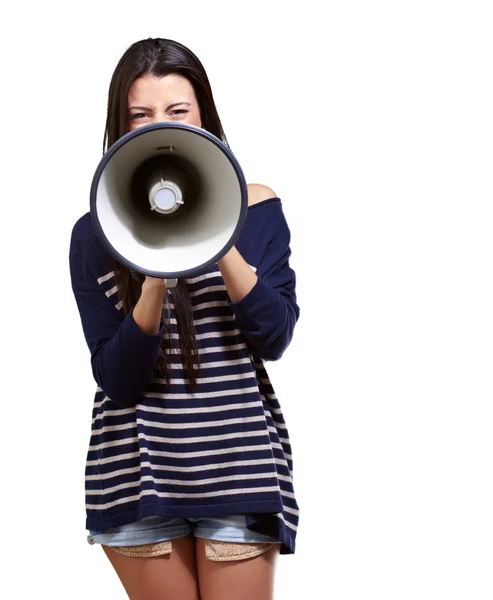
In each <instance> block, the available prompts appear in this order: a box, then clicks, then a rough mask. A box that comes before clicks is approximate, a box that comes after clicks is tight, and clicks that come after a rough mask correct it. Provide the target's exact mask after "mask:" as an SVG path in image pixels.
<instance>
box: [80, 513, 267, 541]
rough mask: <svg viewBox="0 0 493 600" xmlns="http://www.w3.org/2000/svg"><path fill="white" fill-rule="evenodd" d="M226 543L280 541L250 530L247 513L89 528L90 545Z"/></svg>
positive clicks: (155, 518)
mask: <svg viewBox="0 0 493 600" xmlns="http://www.w3.org/2000/svg"><path fill="white" fill-rule="evenodd" d="M190 534H191V535H193V536H194V537H199V538H204V539H206V540H218V541H222V542H237V543H241V542H246V543H270V544H278V543H279V540H276V539H275V538H272V537H270V536H268V535H263V534H262V533H256V532H254V531H250V530H249V529H247V526H246V517H245V515H228V516H225V517H212V518H211V517H187V518H181V517H178V518H177V517H158V516H152V517H145V518H144V519H142V520H140V521H137V522H135V523H129V524H128V525H122V526H121V527H114V528H112V529H107V530H106V531H102V532H100V531H91V530H90V531H89V536H88V538H87V541H88V542H89V543H90V544H104V545H106V546H138V545H144V544H154V543H156V542H163V541H166V540H172V539H175V538H179V537H183V536H185V535H190Z"/></svg>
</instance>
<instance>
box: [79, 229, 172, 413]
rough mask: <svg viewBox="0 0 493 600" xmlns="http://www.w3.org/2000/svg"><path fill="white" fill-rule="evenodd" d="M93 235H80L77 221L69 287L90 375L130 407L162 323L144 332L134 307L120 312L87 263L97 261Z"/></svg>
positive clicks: (148, 370) (143, 383)
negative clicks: (151, 331) (155, 329)
mask: <svg viewBox="0 0 493 600" xmlns="http://www.w3.org/2000/svg"><path fill="white" fill-rule="evenodd" d="M94 237H95V236H92V237H89V238H86V239H84V238H80V237H79V235H78V227H77V225H76V226H75V227H74V230H73V231H72V238H71V242H70V253H69V258H70V275H71V279H72V289H73V292H74V295H75V300H76V302H77V307H78V309H79V313H80V318H81V322H82V328H83V331H84V336H85V338H86V342H87V345H88V347H89V350H90V353H91V365H92V372H93V375H94V379H95V380H96V382H97V384H98V385H99V386H100V387H101V389H102V390H103V392H104V393H105V394H106V395H107V396H108V398H110V400H112V401H113V402H115V403H116V404H118V405H119V406H121V407H131V406H134V405H135V403H136V402H137V400H138V398H139V396H140V394H141V393H142V392H143V391H144V390H145V388H146V387H147V386H148V385H149V383H150V380H151V378H152V376H153V370H154V367H155V364H156V361H157V357H158V353H159V347H160V344H161V339H162V336H163V333H164V328H165V325H163V326H162V328H161V330H160V331H159V333H157V334H156V335H148V334H146V333H144V332H143V331H142V330H141V329H140V328H139V326H138V325H137V323H136V322H135V320H134V318H133V314H132V313H133V311H130V312H129V314H128V315H127V316H124V315H123V314H122V312H121V310H118V309H117V308H116V306H115V305H114V303H113V301H112V300H111V299H110V298H108V297H107V295H106V294H105V291H104V289H103V288H102V286H101V285H100V284H99V283H98V281H97V277H96V274H95V273H94V271H93V268H92V267H93V265H91V262H96V263H97V262H98V256H99V255H100V254H101V251H100V250H102V247H101V249H100V248H99V247H98V246H99V242H98V241H97V240H95V239H94ZM88 257H89V258H90V259H88ZM94 257H96V258H94ZM99 276H101V273H99Z"/></svg>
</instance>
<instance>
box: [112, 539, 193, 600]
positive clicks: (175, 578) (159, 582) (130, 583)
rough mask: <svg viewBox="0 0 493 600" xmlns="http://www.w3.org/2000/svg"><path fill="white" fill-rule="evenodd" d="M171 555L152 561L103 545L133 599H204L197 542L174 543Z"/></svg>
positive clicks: (158, 557) (189, 540) (177, 540)
mask: <svg viewBox="0 0 493 600" xmlns="http://www.w3.org/2000/svg"><path fill="white" fill-rule="evenodd" d="M172 547H173V549H172V552H171V554H165V555H163V556H155V557H152V558H143V557H132V556H124V555H122V554H119V553H118V552H115V551H114V550H112V549H111V547H110V546H103V550H104V551H105V553H106V556H107V557H108V558H109V560H110V562H111V564H112V565H113V568H114V569H115V571H116V573H117V575H118V577H119V578H120V581H121V582H122V584H123V587H124V588H125V591H126V592H127V594H128V597H129V598H130V600H177V599H178V598H179V599H180V600H200V594H199V588H198V581H197V567H196V563H195V539H194V537H193V536H192V535H187V536H184V537H180V538H177V539H174V540H172Z"/></svg>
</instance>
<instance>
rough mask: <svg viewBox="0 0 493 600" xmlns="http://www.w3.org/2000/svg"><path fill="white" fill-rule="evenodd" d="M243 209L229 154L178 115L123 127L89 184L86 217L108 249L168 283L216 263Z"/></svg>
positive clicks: (243, 189)
mask: <svg viewBox="0 0 493 600" xmlns="http://www.w3.org/2000/svg"><path fill="white" fill-rule="evenodd" d="M247 209H248V194H247V185H246V181H245V177H244V175H243V172H242V169H241V167H240V165H239V163H238V161H237V159H236V157H235V156H234V154H233V153H232V152H231V150H230V149H229V148H228V147H227V146H226V145H225V144H224V143H223V142H222V141H221V140H220V139H219V138H217V137H216V136H214V135H213V134H212V133H209V132H208V131H205V130H204V129H200V128H198V127H195V126H193V125H186V124H183V123H172V122H165V123H153V124H150V125H145V126H143V127H139V128H138V129H135V130H134V131H131V132H129V133H127V134H125V135H124V136H122V137H121V138H120V139H119V140H117V141H116V142H115V143H114V144H113V145H112V146H111V147H110V148H109V149H108V150H107V151H106V153H105V154H104V156H103V158H102V159H101V161H100V163H99V165H98V167H97V168H96V171H95V173H94V177H93V180H92V184H91V192H90V212H91V217H92V222H93V225H94V229H95V231H96V234H97V236H98V237H99V238H100V240H101V242H102V243H103V245H104V246H105V247H106V249H107V250H108V252H109V253H110V254H111V255H112V256H113V257H114V258H116V259H117V260H118V261H119V262H120V263H122V264H123V265H125V266H126V267H128V268H129V269H130V271H131V272H132V273H137V274H139V275H140V276H141V277H142V276H144V275H149V276H152V277H160V278H163V279H166V280H167V284H168V287H171V286H173V285H176V279H177V278H180V277H193V276H195V275H198V274H199V273H201V272H203V271H204V270H206V269H207V268H209V267H210V266H212V265H214V264H215V263H217V261H218V260H219V259H220V258H222V257H223V256H224V255H225V254H226V253H227V252H228V251H229V250H230V249H231V247H232V246H233V245H234V244H235V242H236V241H237V239H238V237H239V235H240V233H241V231H242V229H243V226H244V223H245V220H246V215H247ZM142 279H143V277H142Z"/></svg>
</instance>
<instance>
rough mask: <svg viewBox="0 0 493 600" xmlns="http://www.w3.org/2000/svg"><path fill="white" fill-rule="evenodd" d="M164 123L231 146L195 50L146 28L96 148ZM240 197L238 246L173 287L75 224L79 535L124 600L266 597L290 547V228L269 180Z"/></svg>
mask: <svg viewBox="0 0 493 600" xmlns="http://www.w3.org/2000/svg"><path fill="white" fill-rule="evenodd" d="M162 121H176V122H179V123H186V124H190V125H194V126H197V127H201V128H203V129H205V130H207V131H209V132H210V133H212V134H214V135H215V136H216V137H218V138H219V139H222V141H223V142H224V143H227V141H226V138H225V136H224V132H223V130H222V126H221V122H220V119H219V116H218V113H217V110H216V107H215V104H214V99H213V95H212V91H211V88H210V84H209V81H208V78H207V74H206V72H205V70H204V68H203V66H202V64H201V63H200V61H199V60H198V59H197V57H196V56H195V55H194V54H193V53H192V52H191V51H190V50H188V49H187V48H185V47H184V46H183V45H181V44H179V43H176V42H173V41H171V40H163V39H147V40H143V41H140V42H137V43H135V44H133V45H132V46H131V47H130V48H129V49H128V50H127V51H126V52H125V54H124V55H123V57H122V58H121V60H120V62H119V64H118V65H117V67H116V69H115V72H114V74H113V77H112V80H111V84H110V89H109V98H108V115H107V122H106V132H105V148H108V147H109V146H111V145H112V144H113V143H114V142H116V141H117V140H118V139H119V138H120V137H121V136H122V135H124V134H125V133H127V132H128V131H131V130H133V129H135V128H137V127H140V126H142V125H146V124H149V123H157V122H162ZM248 204H249V207H248V216H247V219H246V222H245V225H244V228H243V230H242V233H241V235H240V238H239V239H238V241H237V243H236V245H235V246H233V247H232V248H231V250H230V251H229V252H228V253H227V254H226V255H225V256H224V257H223V258H221V259H220V260H219V261H218V263H217V265H215V266H214V267H213V268H209V269H207V270H206V271H205V272H204V273H201V274H200V276H198V277H193V278H189V279H185V280H180V281H179V283H178V285H177V287H176V288H173V289H172V290H169V293H168V290H167V289H166V283H165V280H163V279H157V278H152V277H146V278H145V281H143V282H142V283H140V282H139V281H138V280H137V279H136V278H135V277H133V276H132V274H131V273H130V271H129V270H128V269H127V268H126V267H124V266H123V265H121V264H119V263H118V262H117V261H116V260H114V259H113V258H111V257H110V256H109V254H108V253H107V251H106V250H105V249H104V247H103V245H102V244H101V243H100V241H99V239H98V237H97V236H96V234H95V231H94V229H93V227H92V223H91V218H90V214H89V213H87V214H86V215H84V216H83V217H82V218H81V219H79V221H78V222H77V223H76V225H75V226H74V229H73V232H72V239H71V246H70V268H71V278H72V287H73V291H74V295H75V298H76V301H77V305H78V308H79V312H80V316H81V321H82V326H83V331H84V335H85V338H86V341H87V344H88V346H89V349H90V352H91V364H92V370H93V374H94V378H95V380H96V382H97V384H98V387H97V390H96V395H95V400H94V408H93V415H92V416H93V420H92V431H91V439H90V445H89V450H88V455H87V466H86V510H87V521H86V526H87V529H88V530H89V536H88V541H89V543H91V544H95V543H99V544H101V545H102V547H103V549H104V551H105V553H106V555H107V556H108V558H109V560H110V561H111V563H112V565H113V567H114V569H115V570H116V572H117V574H118V576H119V578H120V580H121V582H122V584H123V585H124V587H125V589H126V591H127V594H128V596H129V598H131V599H132V600H143V599H149V598H152V599H157V598H159V599H161V598H173V599H176V598H180V600H192V599H197V598H201V599H202V600H222V599H226V598H228V600H234V599H238V600H239V599H242V598H252V597H253V598H256V600H263V599H266V600H267V599H270V598H272V597H273V584H274V569H275V563H276V557H277V555H278V554H279V553H281V554H292V553H294V551H295V538H296V531H297V525H298V516H299V512H298V505H297V502H296V499H295V494H294V489H293V481H292V474H293V463H292V456H291V448H290V444H289V436H288V431H287V429H286V425H285V423H284V419H283V416H282V412H281V408H280V406H279V403H278V401H277V399H276V396H275V393H274V390H273V388H272V386H271V384H270V382H269V378H268V375H267V372H266V370H265V368H264V365H263V360H277V359H279V358H280V357H281V355H282V354H283V352H284V351H285V349H286V348H287V346H288V344H289V343H290V341H291V338H292V335H293V330H294V326H295V324H296V322H297V320H298V317H299V308H298V305H297V303H296V294H295V274H294V272H293V270H292V269H291V268H290V266H289V256H290V247H289V242H290V234H289V228H288V225H287V223H286V221H285V218H284V216H283V212H282V207H281V201H280V199H279V198H277V197H276V195H275V193H274V192H273V191H272V190H271V189H270V188H268V187H266V186H263V185H257V184H252V185H249V186H248ZM163 269H165V266H163Z"/></svg>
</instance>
